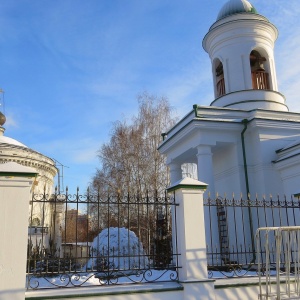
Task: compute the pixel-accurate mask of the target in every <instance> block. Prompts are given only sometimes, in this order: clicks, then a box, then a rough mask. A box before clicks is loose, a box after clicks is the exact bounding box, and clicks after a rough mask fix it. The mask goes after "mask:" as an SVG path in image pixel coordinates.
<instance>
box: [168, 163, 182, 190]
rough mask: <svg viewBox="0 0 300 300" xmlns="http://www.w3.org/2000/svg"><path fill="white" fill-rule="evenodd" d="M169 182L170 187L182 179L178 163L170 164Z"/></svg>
mask: <svg viewBox="0 0 300 300" xmlns="http://www.w3.org/2000/svg"><path fill="white" fill-rule="evenodd" d="M169 168H170V182H171V185H173V184H175V183H176V182H177V181H179V180H181V179H182V170H181V164H178V163H174V162H172V163H170V164H169Z"/></svg>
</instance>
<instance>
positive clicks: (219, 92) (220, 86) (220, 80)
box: [215, 60, 226, 97]
mask: <svg viewBox="0 0 300 300" xmlns="http://www.w3.org/2000/svg"><path fill="white" fill-rule="evenodd" d="M215 66H216V69H215V76H216V97H221V96H223V95H225V93H226V90H225V79H224V70H223V64H222V63H221V62H220V61H219V60H217V61H216V63H215Z"/></svg>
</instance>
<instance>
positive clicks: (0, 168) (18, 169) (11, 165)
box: [0, 162, 36, 173]
mask: <svg viewBox="0 0 300 300" xmlns="http://www.w3.org/2000/svg"><path fill="white" fill-rule="evenodd" d="M0 172H3V173H5V172H10V173H36V171H35V170H34V169H33V168H30V167H26V166H22V165H20V164H17V163H15V162H8V163H4V164H0Z"/></svg>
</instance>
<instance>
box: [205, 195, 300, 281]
mask: <svg viewBox="0 0 300 300" xmlns="http://www.w3.org/2000/svg"><path fill="white" fill-rule="evenodd" d="M204 210H205V226H206V228H205V229H206V237H207V260H208V272H209V277H214V278H216V277H234V276H237V277H240V276H246V275H247V276H251V275H253V276H257V272H258V265H257V264H258V257H257V254H256V249H255V246H256V241H255V232H256V230H257V229H258V228H261V227H282V226H299V225H300V201H299V200H298V199H295V198H290V199H287V198H286V197H284V198H282V199H280V197H276V198H275V199H274V198H272V196H270V198H269V199H265V198H263V199H261V200H260V199H258V198H257V197H256V198H255V199H251V198H250V196H249V197H248V199H234V198H233V199H227V198H221V197H218V198H217V199H207V200H205V203H204ZM260 242H261V244H264V236H260ZM270 243H271V246H270V249H269V250H268V251H269V252H268V259H269V264H270V265H271V266H272V265H273V266H274V268H275V265H276V253H275V252H276V251H275V243H274V241H271V242H270ZM272 243H274V247H273V246H272ZM272 249H273V250H272ZM265 260H266V249H264V248H262V249H260V261H262V262H264V261H265ZM284 262H285V259H284V258H282V264H283V265H282V268H284ZM292 263H293V262H292Z"/></svg>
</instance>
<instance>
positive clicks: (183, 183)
mask: <svg viewBox="0 0 300 300" xmlns="http://www.w3.org/2000/svg"><path fill="white" fill-rule="evenodd" d="M207 187H208V184H206V183H204V182H201V181H199V180H196V179H193V178H189V177H186V178H183V179H180V180H179V181H177V182H175V183H174V184H172V185H171V186H170V187H169V188H168V189H167V192H168V193H170V192H173V191H176V190H178V189H191V190H203V191H206V189H207Z"/></svg>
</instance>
